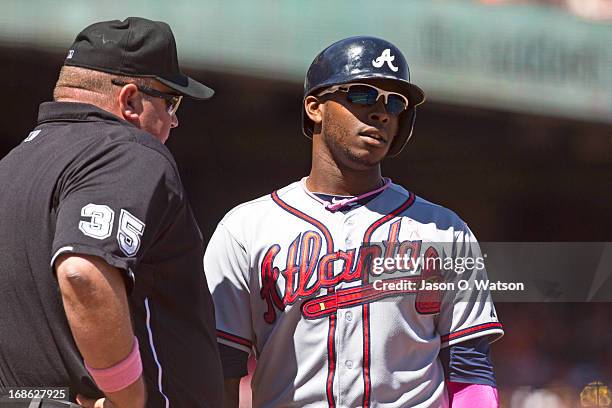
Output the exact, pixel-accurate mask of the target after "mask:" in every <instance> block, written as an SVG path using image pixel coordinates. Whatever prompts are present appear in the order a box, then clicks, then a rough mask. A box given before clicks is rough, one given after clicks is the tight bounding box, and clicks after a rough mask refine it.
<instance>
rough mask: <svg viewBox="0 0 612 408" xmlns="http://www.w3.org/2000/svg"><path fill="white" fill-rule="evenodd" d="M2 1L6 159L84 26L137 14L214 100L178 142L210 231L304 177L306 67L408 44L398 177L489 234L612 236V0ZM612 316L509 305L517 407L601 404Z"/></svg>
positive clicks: (504, 348) (505, 365)
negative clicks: (168, 33) (382, 41)
mask: <svg viewBox="0 0 612 408" xmlns="http://www.w3.org/2000/svg"><path fill="white" fill-rule="evenodd" d="M0 4H1V12H0V72H1V73H2V75H1V76H0V78H1V79H0V81H2V89H4V90H5V91H6V92H5V93H4V98H2V102H1V106H2V121H1V122H2V126H1V127H0V156H4V155H5V154H6V153H7V152H8V151H9V150H10V149H12V148H13V147H14V146H15V145H17V144H18V143H20V141H21V140H22V139H23V138H24V137H25V136H26V135H27V134H28V132H29V131H30V129H31V127H33V126H34V124H35V120H36V113H37V108H38V104H39V103H40V102H42V101H45V100H49V99H50V98H51V93H52V88H53V85H54V82H55V80H56V78H57V74H58V72H59V68H60V66H61V64H62V62H63V59H64V56H65V53H66V51H67V47H68V46H69V45H70V43H71V42H72V40H73V38H74V36H75V35H76V33H77V32H78V31H80V30H81V29H82V28H83V27H85V26H86V25H88V24H90V23H93V22H95V21H101V20H106V19H123V18H125V17H128V16H130V15H138V16H143V17H147V18H151V19H157V20H163V21H166V22H168V23H169V24H170V25H171V27H172V28H173V30H174V33H175V36H176V39H177V44H178V48H179V58H180V60H181V61H182V65H183V66H184V67H185V68H186V69H185V70H186V71H187V72H188V73H190V74H191V75H192V76H194V77H196V78H198V79H200V80H202V81H203V82H204V83H206V84H209V85H210V86H212V87H213V88H214V89H215V90H216V91H217V94H216V96H215V97H214V99H212V100H211V101H210V102H207V103H194V102H190V101H187V102H185V103H184V104H183V106H182V107H181V109H180V112H179V118H180V120H181V125H180V127H179V128H178V129H176V130H175V131H174V132H173V134H172V137H171V139H170V142H169V143H168V146H169V148H170V149H171V150H172V152H173V153H174V155H175V157H176V159H177V162H178V164H179V167H180V169H181V172H182V176H183V180H184V183H185V185H186V188H187V191H188V192H189V194H190V198H191V201H192V202H193V205H194V208H195V211H196V215H197V217H198V219H199V222H200V225H201V228H202V231H203V233H204V235H205V237H206V238H208V237H210V235H211V234H212V231H213V229H214V227H215V225H216V223H217V222H218V221H219V219H220V218H221V217H222V216H223V214H224V213H225V212H226V211H227V210H228V209H230V208H231V207H233V206H234V205H236V204H238V203H239V202H242V201H245V200H249V199H251V198H254V197H256V196H260V195H263V194H266V193H269V192H270V191H272V190H273V189H275V188H278V187H281V186H283V185H285V184H287V183H289V182H291V181H293V180H296V179H298V178H300V177H302V176H303V175H304V174H306V172H307V170H308V168H309V164H310V143H309V141H308V140H307V139H306V138H304V137H303V136H302V135H301V131H300V106H301V105H300V103H301V92H302V82H303V78H304V75H305V72H306V69H307V67H308V65H309V64H310V62H311V60H312V58H313V57H314V56H315V55H316V54H317V53H318V52H319V51H320V50H321V49H322V48H324V47H325V46H327V45H328V44H330V43H331V42H333V41H336V40H338V39H340V38H344V37H347V36H350V35H357V34H369V35H375V36H380V37H383V38H386V39H388V40H390V41H392V42H394V43H396V44H397V45H398V46H399V47H400V48H401V49H402V50H403V51H404V54H405V55H406V57H407V59H408V62H409V64H410V66H411V70H412V79H413V82H415V83H417V84H419V85H420V86H421V87H422V88H424V89H425V90H426V92H427V93H428V102H427V103H426V104H425V105H424V106H423V108H422V109H420V110H419V112H418V118H417V123H416V131H415V135H414V137H413V139H412V140H411V142H410V143H409V144H408V146H407V148H406V149H405V151H404V153H403V154H402V155H401V156H400V157H399V158H396V159H391V160H388V161H387V162H385V163H384V167H383V168H384V172H385V174H386V175H388V176H390V177H391V178H392V179H393V180H394V181H396V182H399V183H401V184H403V185H405V186H407V187H408V188H410V189H411V190H413V191H414V192H416V193H417V194H419V195H421V196H423V197H425V198H427V199H429V200H432V201H434V202H437V203H440V204H442V205H445V206H447V207H449V208H452V209H454V210H455V211H456V212H457V213H458V214H460V216H462V218H464V219H465V220H467V221H468V223H469V224H470V226H471V228H472V230H474V231H475V233H476V234H477V236H478V237H479V239H480V240H481V241H522V242H526V241H527V242H529V241H546V242H555V241H580V242H593V241H607V242H610V241H612V216H611V215H610V214H611V210H612V188H611V187H612V0H481V1H477V0H454V1H453V0H403V1H400V0H397V1H392V0H380V1H376V2H372V1H363V0H352V1H351V0H337V1H323V0H313V1H308V2H305V1H297V0H291V1H289V0H287V1H278V0H276V1H275V0H259V1H253V0H233V1H231V2H229V1H222V0H206V1H196V0H174V1H161V0H148V1H147V0H138V1H137V0H129V1H119V0H107V1H104V2H101V1H92V0H80V1H78V2H77V1H69V0H48V1H44V0H32V1H20V0H1V1H0ZM576 273H580V271H576ZM610 306H611V305H610V303H572V304H567V303H539V304H535V303H529V304H524V303H504V304H498V305H497V308H498V312H499V316H500V319H501V320H502V323H504V325H505V328H506V335H505V337H504V338H502V340H500V341H499V342H498V343H496V344H495V346H494V347H493V360H494V363H495V366H496V374H497V381H498V385H499V388H500V393H501V400H502V406H503V407H512V408H523V407H579V406H589V405H585V403H588V402H589V401H587V399H585V400H583V401H582V403H581V401H580V393H581V391H582V390H583V389H584V387H585V386H586V385H587V384H589V383H591V382H593V381H601V382H602V383H603V384H607V385H609V386H612V353H611V350H610V348H611V346H612V313H611V309H610ZM602 389H603V388H602ZM600 390H601V389H600ZM604 390H605V389H604ZM583 395H586V394H583ZM602 395H603V394H602ZM606 403H607V404H608V405H605V404H606ZM609 404H610V399H609V394H608V399H605V398H603V399H602V400H600V401H599V405H597V404H595V405H590V406H610V405H609Z"/></svg>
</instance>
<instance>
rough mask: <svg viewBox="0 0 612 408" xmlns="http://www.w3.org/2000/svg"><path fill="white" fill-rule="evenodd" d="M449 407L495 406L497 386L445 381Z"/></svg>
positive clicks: (488, 407)
mask: <svg viewBox="0 0 612 408" xmlns="http://www.w3.org/2000/svg"><path fill="white" fill-rule="evenodd" d="M446 387H447V389H448V397H449V400H450V401H449V402H450V407H451V408H472V407H478V408H497V407H499V398H498V396H497V388H494V387H491V386H490V385H482V384H463V383H458V382H453V381H446Z"/></svg>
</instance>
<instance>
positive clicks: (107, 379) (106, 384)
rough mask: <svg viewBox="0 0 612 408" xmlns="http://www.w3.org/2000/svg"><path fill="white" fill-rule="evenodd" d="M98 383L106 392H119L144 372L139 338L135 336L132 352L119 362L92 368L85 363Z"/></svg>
mask: <svg viewBox="0 0 612 408" xmlns="http://www.w3.org/2000/svg"><path fill="white" fill-rule="evenodd" d="M85 368H87V371H89V374H91V376H92V378H93V379H94V381H95V382H96V385H97V386H98V388H100V390H102V391H104V392H117V391H121V390H122V389H124V388H127V387H128V386H129V385H132V384H133V383H134V382H135V381H136V380H137V379H138V378H139V377H140V374H142V361H141V360H140V349H139V348H138V339H137V338H136V336H134V346H132V351H130V354H128V356H127V357H126V358H124V359H123V360H121V361H120V362H118V363H117V364H115V365H114V366H112V367H108V368H92V367H90V366H89V365H88V364H87V363H85Z"/></svg>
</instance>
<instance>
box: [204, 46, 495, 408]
mask: <svg viewBox="0 0 612 408" xmlns="http://www.w3.org/2000/svg"><path fill="white" fill-rule="evenodd" d="M424 100H425V95H424V93H423V91H422V90H421V89H420V88H418V87H417V86H415V85H413V84H411V83H410V77H409V70H408V65H407V64H406V60H405V58H404V56H403V55H402V53H401V52H400V50H399V49H397V47H395V46H394V45H393V44H391V43H389V42H387V41H385V40H382V39H378V38H373V37H352V38H348V39H344V40H341V41H339V42H336V43H334V44H332V45H331V46H329V47H328V48H326V49H325V50H323V51H322V52H321V53H320V54H319V55H318V56H317V57H316V58H315V59H314V61H313V62H312V65H311V66H310V68H309V70H308V73H307V76H306V81H305V84H304V99H303V107H302V114H303V132H304V133H305V135H306V136H308V137H309V138H311V139H312V167H311V171H310V174H309V175H308V176H307V177H305V178H303V179H302V180H300V181H297V182H294V183H292V184H290V185H288V186H286V187H284V188H281V189H280V190H277V191H274V192H272V193H271V194H269V195H266V196H264V197H261V198H259V199H256V200H254V201H250V202H247V203H245V204H242V205H239V206H238V207H236V208H234V209H233V210H231V211H230V212H229V213H228V214H227V215H226V216H225V217H224V218H223V220H222V221H221V222H220V223H219V225H218V227H217V229H216V231H215V233H214V235H213V236H212V238H211V241H210V243H209V245H208V248H207V250H206V254H205V256H204V269H205V272H206V275H207V278H208V283H209V288H210V290H211V292H212V294H213V299H214V302H215V310H216V324H217V337H218V339H217V340H218V342H219V343H220V350H221V360H222V364H223V369H224V376H225V387H226V400H225V401H226V406H233V407H236V406H237V404H238V383H239V379H240V377H242V376H244V375H245V374H246V361H247V356H248V354H249V353H254V355H255V357H256V358H257V367H256V369H255V372H254V376H253V378H252V390H253V405H254V406H255V407H270V408H271V407H446V406H449V405H452V406H453V407H462V406H463V407H467V406H470V407H493V406H497V393H496V389H495V379H494V375H493V367H492V364H491V360H490V357H489V343H490V342H491V341H493V340H495V339H496V338H498V337H499V336H501V335H502V334H503V331H502V326H501V324H500V323H499V322H498V320H497V317H496V314H495V310H494V307H493V305H492V304H491V302H490V301H489V300H488V293H487V292H486V291H484V293H483V292H482V291H481V292H478V291H466V293H463V295H464V296H463V297H460V296H458V292H457V291H451V290H447V291H439V290H433V289H427V288H425V289H423V290H420V288H421V285H426V284H429V283H435V282H440V279H441V278H442V277H444V279H445V282H447V283H453V282H458V280H459V279H460V278H461V279H462V280H463V281H465V282H472V281H473V280H474V279H476V278H481V279H482V278H485V277H486V273H485V271H484V269H483V268H476V267H473V268H472V269H471V270H470V271H463V273H459V272H456V271H454V270H451V271H450V272H449V273H447V272H446V271H442V270H441V268H440V266H439V265H436V264H435V263H434V264H433V265H428V263H421V266H420V267H415V268H408V269H410V271H409V270H405V271H404V272H405V273H404V274H400V273H399V272H400V271H401V270H402V269H403V267H393V266H388V265H387V266H386V269H385V270H384V271H383V272H382V273H381V272H380V271H378V273H375V272H376V271H375V268H374V266H376V265H378V266H380V263H377V261H378V260H381V259H382V260H385V259H390V260H394V259H397V257H398V255H399V256H400V258H402V259H403V258H404V256H405V255H406V256H410V257H411V259H413V260H415V259H419V258H420V259H441V258H442V257H444V256H445V255H446V256H450V257H452V258H451V259H455V258H457V257H466V256H472V257H475V258H477V257H478V256H479V255H480V252H479V248H478V244H477V241H476V238H475V237H474V235H473V234H472V232H471V231H470V229H469V228H468V227H467V225H466V224H465V222H463V221H462V220H461V219H460V218H459V217H458V216H457V215H456V214H455V213H453V212H452V211H450V210H448V209H446V208H443V207H441V206H438V205H435V204H433V203H430V202H428V201H426V200H424V199H422V198H420V197H417V196H416V195H415V194H414V193H412V192H410V191H409V190H406V189H404V188H403V187H401V186H399V185H397V184H394V183H393V182H392V181H391V180H390V179H388V178H384V177H382V176H381V169H380V163H381V161H382V160H383V159H384V158H386V157H389V156H395V155H397V154H398V153H399V152H400V151H401V150H402V148H403V147H404V145H405V144H406V142H407V141H408V139H409V138H410V136H411V133H412V128H413V125H414V120H415V114H416V107H417V106H418V105H420V104H421V103H423V101H424ZM413 266H416V263H415V264H414V265H413ZM407 272H410V273H407ZM402 282H412V284H413V285H412V286H413V287H411V286H410V283H407V284H406V287H402V289H401V290H399V291H397V290H389V289H388V288H389V287H390V286H389V284H393V285H396V286H397V285H399V284H400V283H402ZM383 283H384V284H386V285H387V286H385V287H387V289H384V288H383V287H382V286H383V285H382V284H383Z"/></svg>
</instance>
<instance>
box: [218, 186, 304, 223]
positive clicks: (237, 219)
mask: <svg viewBox="0 0 612 408" xmlns="http://www.w3.org/2000/svg"><path fill="white" fill-rule="evenodd" d="M298 188H299V184H298V182H295V183H291V184H289V185H287V186H285V187H283V188H281V189H278V190H274V191H273V192H271V193H267V194H265V195H263V196H261V197H257V198H255V199H253V200H250V201H246V202H243V203H241V204H238V205H237V206H235V207H234V208H232V209H231V210H229V211H228V212H227V213H226V214H225V216H224V217H223V219H222V220H221V224H224V225H226V226H231V225H235V224H239V225H245V224H249V223H251V222H254V221H256V220H258V219H261V218H263V217H265V216H266V215H269V214H270V212H271V211H276V210H277V209H278V205H277V204H276V203H275V201H274V198H273V195H276V196H278V197H286V196H287V195H291V194H292V193H293V192H294V191H296V190H297V189H298Z"/></svg>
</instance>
